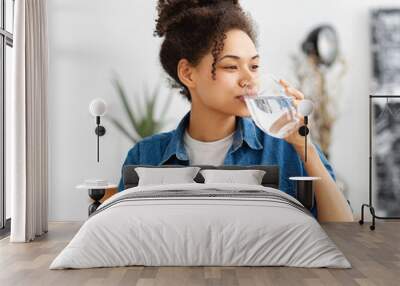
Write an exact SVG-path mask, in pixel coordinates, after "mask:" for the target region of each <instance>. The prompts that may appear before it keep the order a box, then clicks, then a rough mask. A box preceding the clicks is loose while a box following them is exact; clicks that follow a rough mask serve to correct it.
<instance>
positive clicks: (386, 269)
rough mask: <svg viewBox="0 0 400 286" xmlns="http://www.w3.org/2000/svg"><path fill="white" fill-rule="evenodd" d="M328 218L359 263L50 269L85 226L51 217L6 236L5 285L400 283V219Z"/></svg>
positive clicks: (332, 232)
mask: <svg viewBox="0 0 400 286" xmlns="http://www.w3.org/2000/svg"><path fill="white" fill-rule="evenodd" d="M368 226H369V225H368V224H366V225H363V226H360V225H358V223H340V224H334V223H331V224H323V227H324V229H325V230H326V231H327V233H328V234H329V236H330V237H331V238H332V239H333V240H334V241H335V242H336V244H337V245H338V247H339V248H340V249H341V250H342V251H343V252H344V254H345V255H346V257H347V258H348V259H349V261H350V262H351V263H352V265H353V268H352V269H348V270H341V269H305V268H289V267H121V268H101V269H86V270H48V267H49V265H50V263H51V261H52V260H53V259H54V258H55V256H56V255H57V254H58V253H59V252H60V251H61V250H62V249H63V248H64V247H65V246H66V244H67V242H68V241H69V240H70V239H71V238H72V237H73V235H74V234H75V233H76V231H77V230H78V229H79V227H80V224H79V223H51V224H50V228H49V233H48V234H47V235H45V236H44V237H42V238H40V239H38V240H36V241H34V242H32V243H27V244H14V243H13V244H10V243H9V239H8V238H6V239H3V240H1V241H0V285H1V286H8V285H12V286H17V285H32V286H33V285H57V286H60V285H68V286H75V285H96V286H97V285H140V286H147V285H167V286H178V285H229V286H231V285H256V286H261V285H290V286H292V285H346V286H351V285H384V286H390V285H400V221H390V222H389V221H387V222H383V221H379V222H378V224H377V228H376V230H375V231H370V230H369V228H368Z"/></svg>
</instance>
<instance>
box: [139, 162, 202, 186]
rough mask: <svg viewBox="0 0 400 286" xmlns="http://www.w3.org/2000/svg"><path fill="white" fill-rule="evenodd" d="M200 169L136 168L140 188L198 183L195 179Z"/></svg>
mask: <svg viewBox="0 0 400 286" xmlns="http://www.w3.org/2000/svg"><path fill="white" fill-rule="evenodd" d="M199 170H200V168H199V167H178V168H146V167H137V168H135V171H136V173H137V174H138V176H139V183H138V186H148V185H165V184H185V183H196V182H195V181H194V180H193V179H194V178H195V177H196V175H197V173H198V172H199Z"/></svg>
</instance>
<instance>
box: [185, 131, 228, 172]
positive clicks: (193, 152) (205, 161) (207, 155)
mask: <svg viewBox="0 0 400 286" xmlns="http://www.w3.org/2000/svg"><path fill="white" fill-rule="evenodd" d="M233 134H234V133H232V134H231V135H229V136H227V137H225V138H222V139H220V140H217V141H212V142H203V141H199V140H196V139H193V138H192V137H190V135H189V133H188V132H187V131H186V132H185V135H184V137H183V143H184V146H185V149H186V152H187V154H188V156H189V163H190V165H212V166H221V165H223V164H224V160H225V157H226V153H227V152H228V150H229V148H230V147H231V145H232V142H233Z"/></svg>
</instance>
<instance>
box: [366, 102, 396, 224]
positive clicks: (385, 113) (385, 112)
mask: <svg viewBox="0 0 400 286" xmlns="http://www.w3.org/2000/svg"><path fill="white" fill-rule="evenodd" d="M375 98H385V99H386V104H385V107H384V109H383V111H382V112H381V114H380V115H379V116H378V117H377V119H376V120H375V121H376V122H377V123H379V121H380V120H381V119H382V118H383V116H385V115H387V114H389V115H390V116H392V117H393V118H395V119H398V120H399V121H400V113H399V112H397V113H395V112H393V111H392V110H391V107H390V105H389V98H400V95H370V96H369V203H368V204H362V206H361V219H360V221H359V223H360V224H361V225H362V224H364V208H365V207H367V208H369V210H370V213H371V215H372V225H370V229H371V230H375V219H400V217H399V216H378V215H376V213H375V208H374V206H373V201H372V124H373V122H372V118H373V116H374V113H373V110H372V101H373V100H374V99H375ZM399 142H400V141H399Z"/></svg>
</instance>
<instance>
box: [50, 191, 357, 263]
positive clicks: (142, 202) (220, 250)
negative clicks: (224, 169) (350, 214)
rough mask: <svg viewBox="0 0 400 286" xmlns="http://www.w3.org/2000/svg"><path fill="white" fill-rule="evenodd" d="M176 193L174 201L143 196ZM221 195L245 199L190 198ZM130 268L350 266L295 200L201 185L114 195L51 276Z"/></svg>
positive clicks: (276, 194) (279, 194) (60, 257)
mask: <svg viewBox="0 0 400 286" xmlns="http://www.w3.org/2000/svg"><path fill="white" fill-rule="evenodd" d="M175 190H176V192H175V195H174V196H172V197H168V196H167V197H163V196H160V197H149V198H147V197H146V194H148V193H152V194H157V193H159V194H163V192H168V191H175ZM247 191H248V194H249V196H247V195H246V194H247V193H246V192H247ZM252 191H254V192H258V193H261V192H265V194H267V193H268V198H263V194H264V193H261V195H260V197H254V196H252V195H251V194H252ZM138 192H140V193H138ZM180 192H181V193H182V195H180ZM185 192H189V195H188V194H187V193H186V195H183V194H184V193H185ZM216 192H222V193H223V192H227V193H228V194H229V193H235V192H237V193H241V196H240V197H237V196H236V195H227V196H226V197H224V196H222V197H219V196H218V195H217V196H213V195H210V196H208V195H203V196H200V197H197V196H191V195H190V193H196V194H208V193H210V194H215V193H216ZM164 194H165V193H164ZM218 194H220V193H218ZM138 195H139V196H142V195H143V197H139V198H137V197H135V196H138ZM130 196H132V197H133V198H130ZM128 265H145V266H188V265H190V266H194V265H198V266H200V265H203V266H207V265H208V266H210V265H214V266H241V265H243V266H244V265H247V266H294V267H332V268H350V267H351V266H350V263H349V262H348V261H347V259H346V258H345V257H344V255H343V254H342V252H341V251H340V250H338V248H337V247H336V245H335V244H334V243H333V242H332V241H331V239H330V238H329V237H328V236H327V234H326V233H325V231H324V230H323V229H322V228H321V226H320V225H319V223H318V222H317V220H316V219H315V218H314V217H313V216H312V215H311V214H310V213H309V212H308V211H307V210H305V209H304V208H302V207H301V204H300V203H299V202H298V201H297V200H295V199H294V198H292V197H291V196H289V195H287V194H285V193H283V192H281V191H279V190H276V189H273V188H267V187H263V186H255V185H239V184H198V183H193V184H174V185H163V186H161V185H157V186H141V187H135V188H131V189H127V190H125V191H124V192H121V193H118V194H117V195H114V196H113V197H111V198H110V199H108V200H107V201H105V202H104V203H103V204H102V205H101V206H100V207H99V209H98V211H97V212H96V213H95V214H94V215H92V216H91V217H90V218H89V219H88V220H87V221H86V222H85V223H84V224H83V226H82V227H81V229H80V230H79V231H78V233H77V234H76V235H75V237H74V238H73V239H72V240H71V242H70V243H69V244H68V245H67V246H66V247H65V248H64V250H63V251H62V252H61V253H60V254H59V255H58V256H57V257H56V258H55V259H54V261H53V262H52V264H51V265H50V269H63V268H91V267H114V266H128Z"/></svg>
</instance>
